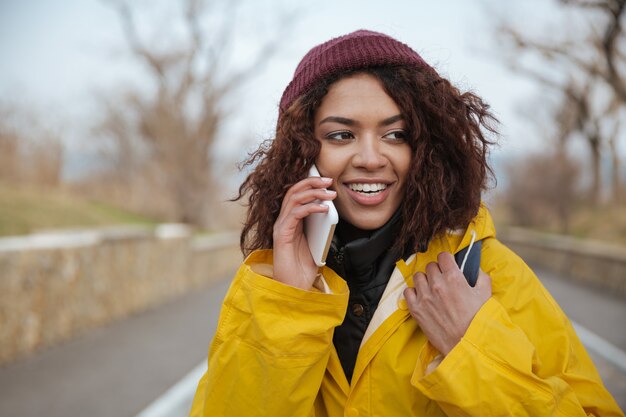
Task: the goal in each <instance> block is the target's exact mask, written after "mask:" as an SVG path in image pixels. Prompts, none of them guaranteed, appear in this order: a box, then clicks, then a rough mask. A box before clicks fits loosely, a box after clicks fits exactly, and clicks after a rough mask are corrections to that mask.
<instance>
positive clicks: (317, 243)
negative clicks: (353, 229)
mask: <svg viewBox="0 0 626 417" xmlns="http://www.w3.org/2000/svg"><path fill="white" fill-rule="evenodd" d="M309 176H310V177H319V176H320V173H319V171H318V170H317V168H316V167H315V165H313V166H311V169H310V170H309ZM317 202H318V203H320V204H323V205H326V206H328V211H327V212H326V213H313V214H310V215H308V216H307V217H305V219H304V234H305V235H306V240H307V243H308V244H309V249H310V251H311V255H312V256H313V261H314V262H315V264H316V265H317V266H324V265H325V264H326V256H327V255H328V250H329V249H330V243H331V241H332V239H333V234H334V232H335V226H336V225H337V222H339V214H338V213H337V209H336V208H335V205H334V204H333V202H332V201H330V200H324V201H321V200H317Z"/></svg>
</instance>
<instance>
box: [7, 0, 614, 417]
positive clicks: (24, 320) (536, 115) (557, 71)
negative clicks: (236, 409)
mask: <svg viewBox="0 0 626 417" xmlns="http://www.w3.org/2000/svg"><path fill="white" fill-rule="evenodd" d="M625 16H626V12H624V1H623V0H589V1H584V0H561V1H557V0H529V1H509V2H500V1H496V0H474V1H462V0H447V1H442V2H427V1H421V0H420V1H408V0H407V1H393V2H373V1H372V2H363V1H353V0H346V1H341V2H331V1H329V0H322V1H316V2H299V3H296V2H288V1H282V0H267V1H257V2H253V1H246V0H240V1H226V0H205V1H202V0H179V1H165V0H152V1H147V0H134V1H121V0H119V1H118V0H109V1H107V0H102V1H97V0H82V1H78V0H67V1H64V2H53V1H44V0H28V1H15V0H13V1H11V0H3V1H0V235H1V236H5V238H3V239H0V288H1V289H2V290H3V291H2V293H1V294H0V321H1V322H3V324H2V325H0V327H2V328H3V329H0V338H1V339H2V345H3V352H2V353H1V354H0V364H4V365H3V367H0V388H2V389H0V391H4V392H5V393H7V394H5V395H6V396H7V397H8V396H9V395H11V396H12V397H11V398H14V400H12V401H13V402H11V401H9V400H8V399H6V398H3V399H2V401H0V403H4V404H5V406H6V407H7V408H6V409H5V412H1V413H0V414H3V415H32V414H30V413H31V412H32V413H39V412H40V411H41V410H47V411H48V412H50V410H58V412H59V415H73V414H76V410H78V409H80V410H82V411H81V413H83V414H84V412H85V410H86V408H80V407H79V408H76V407H78V406H77V405H76V404H78V403H77V402H76V401H78V400H77V399H76V398H73V399H71V400H66V401H63V400H60V398H61V397H63V395H65V394H66V393H67V392H68V390H69V391H72V389H71V388H68V387H65V388H63V387H60V388H59V385H58V384H57V383H55V382H52V381H58V378H53V377H52V376H51V377H50V378H51V379H50V381H47V382H46V380H44V381H42V382H41V383H42V384H43V385H42V389H48V388H50V386H51V385H49V384H53V385H55V384H56V385H55V386H56V387H57V389H58V390H59V391H58V392H57V391H54V393H55V394H54V396H55V398H56V399H55V400H54V401H53V404H54V406H51V405H50V403H45V401H44V402H42V403H41V404H39V405H33V404H31V405H30V407H31V408H28V409H24V408H23V407H25V405H24V404H23V402H22V401H20V400H19V398H21V397H20V396H19V395H20V394H19V387H20V383H22V384H24V385H28V384H30V383H32V378H33V375H40V372H41V369H44V368H45V367H46V366H49V368H45V369H49V370H50V372H51V375H52V372H53V371H52V369H56V368H55V365H53V364H51V363H56V364H59V363H62V361H63V360H67V361H68V362H67V364H64V365H62V366H61V365H58V372H61V373H62V375H65V376H66V377H67V378H68V380H70V377H69V376H68V375H69V374H68V373H67V372H69V371H68V369H70V367H71V366H74V367H75V368H72V369H78V368H80V367H85V366H86V367H91V366H93V364H94V361H99V360H100V361H102V363H106V360H105V359H102V358H104V356H103V357H101V358H100V359H94V358H90V359H85V361H86V363H88V364H89V365H84V364H83V365H84V366H83V365H81V366H79V365H77V363H78V362H77V361H76V358H77V357H79V356H77V354H76V353H66V354H64V353H63V352H62V347H63V346H65V347H72V346H75V345H72V343H82V342H80V341H81V340H82V341H83V342H84V343H87V342H85V340H88V339H89V337H96V336H93V335H94V334H96V333H93V332H96V331H103V332H104V330H94V329H102V328H103V327H102V326H105V325H106V326H109V327H108V329H109V331H111V332H115V331H124V330H120V329H121V328H116V327H115V326H116V325H113V324H111V323H116V322H118V321H120V320H119V319H122V318H124V319H126V320H121V321H124V322H126V323H132V320H151V319H150V317H157V316H150V314H157V315H158V314H165V313H163V311H164V310H163V308H164V307H163V306H166V307H167V308H170V309H172V310H171V314H173V315H174V316H175V315H176V314H182V313H175V311H179V312H180V311H181V310H180V309H178V310H177V309H176V307H175V305H176V302H180V300H183V299H184V300H186V301H185V302H184V303H183V304H186V305H187V307H189V306H190V305H196V304H194V303H197V308H196V310H193V312H192V311H191V310H189V313H188V314H190V315H191V316H198V317H197V319H198V320H200V319H202V318H203V316H208V315H210V316H211V317H213V316H216V314H217V310H216V309H218V308H219V302H220V300H221V297H222V296H223V291H225V289H226V287H225V286H224V284H223V282H224V281H225V280H227V277H228V276H229V275H230V274H232V270H234V268H236V266H237V263H238V262H239V261H240V260H241V258H240V255H239V254H238V252H237V248H236V246H237V236H236V232H237V231H238V230H239V228H240V225H241V218H242V217H241V216H242V214H243V213H244V210H245V207H243V206H242V205H241V204H237V203H231V202H228V199H229V198H232V197H233V196H234V195H235V193H236V190H237V188H238V186H239V184H240V183H241V181H242V179H243V178H244V176H245V171H243V172H242V171H240V170H239V169H238V168H237V163H238V162H241V161H242V160H243V159H245V158H246V155H247V154H248V153H249V152H251V151H253V150H254V149H256V147H257V146H258V144H259V143H260V142H261V141H263V140H266V139H271V138H272V134H273V133H272V131H273V128H274V127H275V123H276V117H277V109H278V102H279V100H280V97H281V94H282V92H283V89H284V88H285V87H286V85H287V84H288V82H289V81H290V79H291V76H292V74H293V71H294V70H295V67H296V65H297V63H298V61H299V60H300V59H301V58H302V56H303V55H304V54H305V53H306V52H307V51H308V50H309V49H310V48H311V47H312V46H314V45H316V44H319V43H321V42H323V41H325V40H328V39H330V38H332V37H336V36H340V35H342V34H346V33H348V32H351V31H353V30H357V29H362V28H365V29H370V30H376V31H381V32H384V33H387V34H389V35H391V36H393V37H395V38H397V39H399V40H401V41H403V42H405V43H407V44H408V45H410V46H412V47H413V48H414V49H415V50H416V51H418V52H419V53H420V54H421V55H422V56H423V57H424V58H425V60H426V61H427V62H429V63H430V64H432V65H433V66H434V67H435V68H436V69H437V70H438V71H439V72H440V74H442V75H443V76H445V77H446V78H448V79H450V80H451V81H452V82H453V84H455V85H457V86H459V88H460V89H461V90H471V91H474V92H476V93H477V94H478V95H480V96H481V97H483V99H484V100H485V101H486V102H488V103H490V105H491V107H492V110H493V112H494V113H495V115H496V116H497V118H498V119H499V120H500V123H501V125H500V128H499V130H500V132H501V136H500V137H499V145H498V147H497V148H495V149H493V150H492V153H491V155H490V160H491V163H492V165H493V167H494V169H495V174H496V181H494V182H493V183H492V187H491V189H490V190H489V191H488V192H487V193H486V195H485V200H486V201H487V203H488V205H489V206H490V207H491V209H492V213H493V215H494V217H495V219H496V222H497V226H498V229H499V231H501V237H502V239H504V240H505V241H507V243H508V244H510V245H511V246H512V247H513V248H514V249H515V250H517V251H518V253H520V254H522V256H524V259H525V260H526V261H527V262H529V263H531V264H532V265H533V266H537V268H546V272H545V274H544V275H545V276H551V274H556V275H558V277H557V278H555V279H554V281H546V282H545V283H544V284H545V285H546V286H548V287H549V289H550V290H551V291H552V292H553V294H554V295H555V298H557V301H559V303H561V304H562V305H563V304H571V305H573V306H575V307H572V310H571V311H570V310H568V308H565V307H564V309H565V310H566V312H567V313H568V315H570V316H572V315H574V316H576V315H577V314H579V315H580V316H581V317H587V316H588V315H589V314H587V311H586V310H585V311H580V310H574V308H578V309H580V308H588V309H589V310H590V311H594V312H597V311H598V309H597V308H596V307H597V305H604V306H606V305H612V306H614V310H611V312H608V313H606V314H607V315H606V316H602V315H600V316H598V317H597V318H596V320H597V321H591V322H589V323H583V324H585V325H586V326H587V327H588V328H591V330H592V331H597V332H598V333H602V332H601V331H600V330H599V329H601V328H602V326H607V328H606V333H607V335H609V334H610V336H611V337H613V338H614V339H612V340H609V345H610V346H611V347H613V348H616V349H617V353H615V351H611V352H613V353H614V354H617V355H618V356H617V357H618V359H617V361H618V362H619V361H623V358H624V357H626V356H619V355H622V354H623V349H626V331H624V330H623V329H624V328H623V326H621V325H620V322H619V320H621V319H623V318H626V309H624V304H625V303H624V301H623V300H624V299H626V281H625V280H626V249H625V248H626V161H625V160H626V122H625V121H626V118H624V116H625V112H626V45H625V44H626V41H625V38H626V35H625V32H624V31H625V29H624V24H625V22H626V17H625ZM122 226H123V227H122ZM85 248H87V249H85ZM607 254H608V255H607ZM594 257H595V258H594ZM590 259H592V260H590ZM555 264H556V267H554V266H555ZM216 265H219V266H216ZM597 265H599V266H597ZM550 266H552V267H553V268H550ZM113 275H114V276H115V278H113V277H112V276H113ZM116 280H119V281H116ZM563 282H570V283H571V282H575V283H576V285H578V286H579V287H576V289H571V288H570V287H565V286H563V287H561V285H562V283H563ZM155 287H158V288H156V289H155ZM222 287H223V288H222ZM203 291H204V292H203ZM220 291H221V292H220ZM572 291H573V292H575V293H576V294H577V295H576V296H572V297H578V298H573V299H568V300H566V299H565V298H563V299H562V300H563V301H562V300H561V298H560V297H565V296H564V295H561V294H570V293H572ZM576 291H578V292H576ZM121 293H123V294H121ZM557 293H558V294H557ZM591 293H593V294H594V295H593V297H596V296H597V297H600V298H598V299H597V301H594V302H595V303H596V304H592V303H590V302H589V300H591V298H589V297H592V296H589V295H588V294H591ZM3 294H4V295H3ZM194 294H195V296H196V298H194V299H193V300H195V301H192V300H191V299H189V298H184V297H191V296H193V295H194ZM198 294H204V296H199V295H198ZM220 294H221V295H220ZM90 297H91V298H90ZM211 297H214V298H211ZM602 297H609V298H608V299H607V298H602ZM209 299H210V300H211V301H210V302H209V301H207V300H209ZM593 299H594V300H596V299H595V298H593ZM138 300H140V301H138ZM176 300H178V301H176ZM607 300H608V301H607ZM209 304H210V306H209ZM215 306H216V307H215ZM582 306H586V307H582ZM209 308H211V309H215V310H211V311H212V313H210V314H209V313H206V312H207V311H208V309H209ZM159 312H160V313H159ZM171 314H170V315H169V316H167V317H169V319H167V320H171V323H172V324H171V326H172V328H171V331H172V332H174V331H175V330H174V329H178V330H180V328H181V327H190V326H192V325H191V324H190V323H189V321H188V320H190V319H187V318H184V319H183V318H182V316H181V317H179V319H180V320H183V322H185V323H187V324H189V326H182V325H181V324H180V323H181V322H180V321H177V320H175V319H174V318H172V317H174V316H172V315H171ZM597 314H600V313H597ZM142 315H143V316H142ZM133 317H134V318H133ZM137 317H139V319H137ZM158 317H160V318H159V319H156V318H154V320H156V322H155V324H154V326H155V327H154V330H153V333H151V336H147V335H146V336H145V338H149V337H155V338H158V337H161V339H154V340H159V342H158V343H162V338H163V337H164V335H163V331H162V330H159V329H160V328H159V326H158V324H157V323H162V322H161V321H160V320H165V319H163V318H162V317H161V316H158ZM607 317H611V320H618V321H614V322H611V321H610V320H609V318H607ZM575 318H576V317H575ZM211 320H213V319H211ZM577 320H578V321H581V319H577ZM121 321H120V322H121ZM176 323H177V324H176ZM609 323H614V324H609ZM128 325H129V326H130V324H128ZM135 325H136V326H140V327H138V328H141V329H146V328H148V327H149V325H148V324H146V323H145V322H141V323H137V324H135ZM111 326H113V327H111ZM119 326H124V325H123V324H119ZM141 326H143V327H141ZM197 326H198V327H194V328H193V329H191V327H190V330H189V331H190V332H191V333H193V334H194V335H200V336H199V337H201V339H199V340H198V341H195V342H194V343H193V344H196V345H198V346H197V348H199V350H198V351H197V353H194V354H188V355H187V354H177V353H176V352H180V349H182V348H181V347H180V346H179V345H172V347H171V349H172V351H171V352H172V353H173V355H174V356H185V357H186V359H185V360H187V362H185V363H181V364H180V365H179V366H178V367H177V368H176V369H172V370H168V372H169V373H168V375H167V376H163V378H152V379H153V381H152V383H154V384H156V385H154V387H152V388H151V389H150V390H149V389H147V388H146V392H145V393H143V394H141V395H140V394H139V393H138V392H135V395H133V396H134V397H135V398H136V402H135V403H133V404H132V405H128V406H126V408H123V407H122V406H121V405H119V406H120V407H122V408H121V409H120V411H119V413H117V414H116V412H113V411H112V409H111V408H110V407H112V405H111V404H110V401H109V404H108V405H103V407H104V409H105V410H107V411H106V413H105V414H103V415H118V414H119V415H131V414H134V413H137V412H139V411H140V410H142V409H143V408H144V407H145V406H146V405H147V404H149V403H150V402H151V401H152V400H153V399H154V398H156V397H157V396H158V395H159V394H160V393H161V392H163V391H164V390H165V388H167V387H169V386H172V385H173V383H174V382H175V381H177V380H179V379H180V378H182V377H183V375H184V374H185V373H186V372H187V371H188V370H189V369H191V367H190V366H189V364H190V363H194V361H197V362H200V361H201V359H202V357H203V355H205V354H206V346H207V345H208V340H209V337H210V333H211V331H212V330H210V329H211V327H210V326H211V325H209V324H207V323H206V320H204V321H200V322H198V324H197ZM131 329H132V330H131ZM616 329H617V330H616ZM125 331H127V332H130V333H129V334H135V335H137V334H140V331H138V330H135V328H134V327H132V328H131V327H129V328H128V329H127V330H125ZM90 332H91V333H90ZM89 335H92V336H89ZM101 335H102V337H105V333H102V334H101ZM170 336H171V334H170ZM111 337H112V336H111ZM118 337H120V336H119V335H118ZM190 337H192V336H189V335H180V339H181V340H183V339H184V340H185V343H184V344H191V342H190V341H189V338H190ZM606 337H608V336H606ZM85 338H87V339H85ZM168 338H169V339H176V337H168ZM609 339H610V338H609ZM103 340H104V339H103ZM107 340H109V339H107ZM111 340H112V339H111ZM76 341H78V342H76ZM93 343H96V342H95V341H93ZM110 343H111V345H110V346H111V349H115V348H114V346H117V347H119V346H120V343H122V342H120V341H119V339H118V340H117V341H115V342H110ZM155 343H157V342H155ZM97 344H98V345H99V346H105V345H106V344H105V343H104V342H103V341H102V340H101V341H99V342H97ZM59 346H61V347H59ZM55 349H57V350H55ZM85 349H87V348H85ZM129 349H131V348H129ZM132 349H135V350H133V351H132V352H135V353H134V354H137V353H136V352H137V349H140V348H137V347H135V348H132ZM141 349H144V350H143V352H145V349H150V348H149V347H146V346H144V347H142V348H141ZM88 350H91V351H92V352H93V350H94V349H93V348H91V349H88ZM105 350H106V349H105ZM50 352H57V353H50ZM158 353H159V352H156V353H155V354H156V357H157V358H158V357H159V355H158ZM162 353H163V352H161V354H162ZM55 354H57V355H61V356H57V357H55V356H54V355H55ZM105 354H106V353H104V352H103V353H102V355H105ZM46 355H52V356H50V357H49V358H48V359H47V360H48V361H49V362H45V360H46V359H45V358H46ZM63 355H67V356H66V359H62V358H64V357H65V356H63ZM140 356H143V355H140ZM613 356H614V355H613ZM72 360H74V362H72ZM107 360H111V361H113V362H111V363H117V364H121V361H123V359H120V358H117V359H115V360H114V359H107ZM163 360H166V359H163V358H162V355H161V357H160V358H159V359H156V358H155V359H153V362H148V363H147V365H146V366H150V368H151V369H152V368H154V367H153V366H151V365H150V364H154V361H159V362H160V361H163ZM597 360H598V361H599V362H601V361H604V360H605V359H603V358H602V357H598V359H597ZM46 363H49V365H45V364H46ZM72 363H74V365H71V364H72ZM623 365H624V367H626V362H625V363H624V364H623ZM119 366H121V367H122V369H123V365H119ZM42 367H44V368H42ZM185 367H186V368H185ZM172 368H175V367H173V366H172ZM603 369H604V370H603V372H605V373H603V377H604V376H605V375H610V376H609V377H607V378H615V382H614V383H613V382H612V384H614V385H612V386H611V389H613V390H614V391H613V392H615V393H616V397H620V398H621V399H620V401H626V399H624V397H626V382H624V381H626V379H621V378H623V374H622V373H623V372H626V371H625V370H624V369H623V368H620V366H619V364H618V365H616V364H615V363H612V364H611V362H610V361H609V362H607V365H606V368H603ZM620 369H621V370H620ZM183 371H184V372H183ZM63 372H66V373H65V374H63ZM76 372H77V373H78V371H76ZM141 373H143V371H142V370H138V372H137V374H141ZM72 375H74V374H72ZM118 376H119V374H118ZM76 378H78V376H76ZM111 378H113V379H115V374H113V375H112V376H111ZM155 380H158V381H156V382H155ZM20 381H22V382H20ZM28 381H30V382H28ZM72 381H73V380H72ZM77 381H78V379H77ZM73 384H74V385H73V386H74V387H76V386H77V385H80V386H83V387H84V388H85V390H86V391H85V395H83V396H82V401H83V403H84V407H89V405H93V404H95V403H97V402H98V401H96V400H95V399H94V398H93V397H91V399H90V400H87V399H85V398H88V397H90V392H92V391H89V389H91V388H89V384H86V383H84V384H83V383H73ZM132 385H133V386H134V387H135V388H136V387H137V386H138V385H141V386H143V387H148V386H149V385H150V383H148V382H145V381H144V380H139V379H137V380H132ZM74 392H75V390H74ZM75 394H76V392H75ZM72 404H74V408H72ZM621 404H623V403H621ZM20 407H22V408H20ZM36 407H40V408H39V409H38V408H36ZM55 407H56V408H55ZM81 407H82V406H81ZM107 407H108V408H107ZM89 413H90V414H91V415H97V413H96V412H95V411H94V410H92V409H89ZM79 414H80V413H79ZM77 415H78V414H77Z"/></svg>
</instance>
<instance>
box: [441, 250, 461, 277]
mask: <svg viewBox="0 0 626 417" xmlns="http://www.w3.org/2000/svg"><path fill="white" fill-rule="evenodd" d="M437 262H438V263H439V269H441V272H443V273H446V272H450V271H455V270H458V269H459V267H458V265H457V264H456V261H455V260H454V256H452V254H451V253H450V252H441V253H440V254H439V255H438V256H437Z"/></svg>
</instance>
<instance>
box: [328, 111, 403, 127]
mask: <svg viewBox="0 0 626 417" xmlns="http://www.w3.org/2000/svg"><path fill="white" fill-rule="evenodd" d="M403 119H404V117H402V115H401V114H396V115H395V116H391V117H388V118H386V119H384V120H381V121H380V123H378V126H389V125H391V124H394V123H395V122H397V121H399V120H403ZM323 123H339V124H342V125H346V126H355V125H358V124H359V123H358V122H357V121H356V120H352V119H348V118H347V117H339V116H328V117H325V118H324V119H322V120H321V121H320V122H319V124H318V125H322V124H323Z"/></svg>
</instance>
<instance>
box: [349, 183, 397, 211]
mask: <svg viewBox="0 0 626 417" xmlns="http://www.w3.org/2000/svg"><path fill="white" fill-rule="evenodd" d="M343 185H344V187H345V188H346V190H347V191H348V193H347V194H348V195H349V196H350V197H351V198H352V200H354V201H355V202H356V203H358V204H362V205H366V206H373V205H377V204H380V203H382V202H383V201H385V199H387V196H388V195H389V190H390V189H391V187H390V185H392V184H391V183H389V184H387V183H383V182H376V183H370V182H367V183H366V182H352V183H344V184H343Z"/></svg>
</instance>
